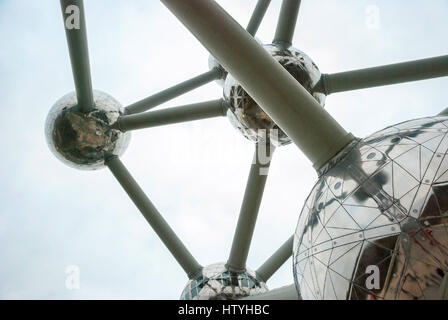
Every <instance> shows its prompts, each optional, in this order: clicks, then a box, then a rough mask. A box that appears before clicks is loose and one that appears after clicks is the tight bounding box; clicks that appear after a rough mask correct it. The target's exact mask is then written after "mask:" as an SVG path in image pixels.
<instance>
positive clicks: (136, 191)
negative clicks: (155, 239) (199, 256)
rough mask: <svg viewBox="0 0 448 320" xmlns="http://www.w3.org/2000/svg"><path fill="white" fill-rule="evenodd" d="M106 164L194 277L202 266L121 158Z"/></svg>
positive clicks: (178, 260)
mask: <svg viewBox="0 0 448 320" xmlns="http://www.w3.org/2000/svg"><path fill="white" fill-rule="evenodd" d="M106 165H107V166H108V167H109V169H110V171H111V172H112V174H113V175H114V176H115V178H116V179H117V180H118V182H119V183H120V184H121V186H122V187H123V189H124V190H125V191H126V193H127V194H128V195H129V197H130V198H131V199H132V201H133V202H134V204H135V205H136V206H137V208H138V209H139V210H140V212H141V213H142V214H143V216H144V217H145V219H146V221H148V223H149V224H150V225H151V227H152V228H153V229H154V231H155V232H156V233H157V235H158V236H159V238H160V239H161V240H162V242H163V243H164V244H165V246H166V247H167V248H168V250H169V251H170V252H171V254H172V255H173V256H174V258H175V259H176V260H177V262H178V263H179V264H180V265H181V267H182V268H183V269H184V270H185V272H186V273H187V275H188V277H189V278H192V277H194V276H195V275H196V274H197V273H198V272H199V271H200V270H201V268H202V267H201V266H200V265H199V263H198V262H197V261H196V259H195V258H194V257H193V256H192V255H191V253H190V252H189V251H188V250H187V248H186V247H185V246H184V244H183V243H182V241H181V240H180V239H179V238H178V237H177V235H176V234H175V233H174V231H173V230H172V229H171V227H170V226H169V225H168V223H167V222H166V221H165V220H164V219H163V217H162V216H161V215H160V213H159V212H158V211H157V209H156V207H154V205H153V204H152V202H151V201H150V200H149V199H148V197H147V196H146V194H145V193H144V192H143V190H142V189H141V188H140V186H139V185H138V184H137V182H136V181H135V180H134V178H133V177H132V176H131V174H130V173H129V171H128V170H127V169H126V167H125V166H124V165H123V163H122V162H121V161H120V159H119V158H118V157H111V158H109V159H108V160H107V162H106Z"/></svg>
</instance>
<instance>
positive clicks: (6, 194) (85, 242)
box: [0, 0, 448, 299]
mask: <svg viewBox="0 0 448 320" xmlns="http://www.w3.org/2000/svg"><path fill="white" fill-rule="evenodd" d="M85 2H86V5H85V6H86V13H87V27H88V37H89V47H90V57H91V58H90V59H91V65H92V77H93V84H94V87H95V88H96V89H99V90H102V91H105V92H108V93H109V94H111V95H112V96H114V97H115V98H116V99H118V100H119V101H120V102H121V103H122V104H123V105H128V104H130V103H133V102H135V101H137V100H139V99H142V98H144V97H146V96H148V95H150V94H152V93H155V92H157V91H159V90H161V89H164V88H166V87H168V86H171V85H174V84H176V83H178V82H180V81H183V80H185V79H188V78H190V77H192V76H195V75H197V74H199V73H202V72H204V71H206V70H207V58H208V53H207V51H206V50H205V49H204V48H203V47H202V46H201V45H200V44H199V43H198V42H197V41H196V40H195V38H194V37H193V36H192V35H190V34H189V33H188V31H187V30H186V29H185V28H184V27H183V26H182V25H181V24H180V23H179V22H178V21H177V20H176V19H175V18H174V16H173V15H172V14H171V13H170V12H169V11H168V10H167V9H166V8H165V7H164V6H163V5H162V4H161V3H160V2H158V1H144V0H126V1H125V0H114V1H111V0H96V1H93V0H90V1H85ZM219 3H220V4H221V5H222V6H223V7H224V8H225V9H226V10H228V12H229V13H230V14H231V15H233V16H234V18H235V19H236V20H237V21H238V22H240V23H241V24H242V25H243V26H246V24H247V22H248V20H249V17H250V14H251V11H252V9H253V7H254V6H255V3H256V1H255V0H251V1H238V0H221V1H219ZM280 3H281V1H280V0H273V1H272V4H271V6H270V8H269V10H268V12H267V15H266V17H265V19H264V21H263V24H262V26H261V27H260V29H259V32H258V33H257V37H258V38H260V39H261V40H262V41H263V42H265V43H268V42H270V41H271V40H272V37H273V34H274V31H275V24H276V19H277V15H278V12H279V8H280ZM370 5H374V6H377V8H378V9H379V13H380V25H379V28H378V29H371V28H368V27H367V26H366V19H368V17H367V15H366V8H368V6H370ZM447 16H448V1H446V0H433V1H423V0H419V1H417V0H396V1H386V0H377V1H374V0H371V1H364V0H344V1H342V0H339V1H335V0H313V1H311V0H303V1H302V7H301V10H300V14H299V21H298V24H297V28H296V33H295V37H294V41H293V43H294V46H295V47H297V48H299V49H300V50H302V51H304V52H306V53H307V54H308V55H309V56H310V57H311V58H312V59H313V60H314V61H315V62H316V64H317V65H318V66H319V67H320V69H321V71H322V72H325V73H331V72H338V71H346V70H350V69H357V68H363V67H370V66H375V65H381V64H388V63H395V62H401V61H406V60H412V59H419V58H425V57H431V56H438V55H445V54H447V53H448V41H446V39H447V38H448V37H447V31H448V19H446V17H447ZM0 43H1V44H2V45H1V46H0V97H1V101H2V103H1V107H0V111H1V117H0V126H1V128H2V132H3V135H2V138H1V139H0V148H1V150H3V154H2V158H1V160H0V165H1V166H0V177H1V180H2V184H1V187H0V203H1V206H0V299H16V298H19V299H21V298H28V299H57V298H73V299H81V298H84V299H99V298H112V299H128V298H132V299H178V298H179V296H180V294H181V292H182V289H183V287H184V285H185V284H186V282H187V278H186V276H185V274H184V273H183V270H182V269H181V268H180V267H179V266H178V265H177V264H176V262H175V260H174V259H173V258H172V257H171V256H170V254H169V252H168V251H167V250H166V248H165V247H164V246H163V244H162V243H161V242H160V240H159V239H158V238H157V237H156V235H155V233H154V232H153V231H152V230H151V229H150V227H149V226H148V224H147V223H146V221H145V220H144V218H143V217H142V216H141V214H140V213H139V212H138V210H137V209H136V208H135V207H134V205H133V203H132V202H131V201H130V200H129V199H128V197H127V196H126V194H125V193H124V191H123V190H122V189H121V187H120V186H119V184H118V182H116V181H115V180H114V178H113V177H112V174H111V173H110V172H108V171H107V170H100V171H96V172H85V171H77V170H74V169H71V168H69V167H66V166H65V165H63V164H62V163H60V162H59V161H58V160H57V159H56V158H55V157H54V156H53V155H52V154H51V153H50V152H49V151H48V148H47V146H46V142H45V137H44V122H45V117H46V115H47V112H48V110H49V109H50V107H51V106H52V104H53V103H54V102H55V101H56V100H57V99H58V98H59V97H61V96H62V95H64V94H65V93H67V92H69V91H72V90H73V80H72V76H71V69H70V64H69V58H68V50H67V46H66V43H65V35H64V29H63V24H62V18H61V13H60V7H59V1H51V0H40V1H31V0H0ZM447 87H448V79H447V78H441V79H435V80H428V81H421V82H416V83H409V84H403V85H396V86H389V87H382V88H375V89H367V90H360V91H353V92H347V93H339V94H335V95H331V96H329V97H327V102H326V108H327V110H328V111H329V112H330V113H331V114H332V115H333V116H334V117H335V118H336V119H337V120H338V121H339V122H340V123H341V124H342V125H343V126H344V127H345V128H346V129H347V130H348V131H351V132H352V133H353V134H355V135H356V136H358V137H363V136H365V135H367V134H369V133H372V132H374V131H377V130H379V129H381V128H383V127H385V126H387V125H390V124H393V123H397V122H401V121H404V120H408V119H411V118H417V117H422V116H428V115H432V114H436V113H438V112H439V111H441V110H442V109H444V108H445V107H448V105H447V103H445V101H443V97H444V93H445V92H444V90H446V88H447ZM221 95H222V90H221V89H220V87H219V86H218V85H217V84H215V83H211V84H209V85H206V86H204V87H202V88H200V89H198V90H196V91H194V92H191V93H189V94H187V95H184V96H182V97H179V98H177V99H175V100H173V101H170V102H168V103H166V104H165V105H164V107H169V106H176V105H183V104H188V103H193V102H198V101H205V100H210V99H217V98H219V97H221ZM253 148H254V146H253V144H252V143H251V142H249V141H247V140H245V139H244V138H243V137H242V136H241V135H240V134H239V133H238V132H237V131H236V130H235V129H234V128H233V127H232V126H231V124H230V122H229V121H228V120H227V119H225V118H218V119H211V120H205V121H200V122H192V123H186V124H179V125H171V126H167V127H160V128H153V129H148V130H141V131H138V132H135V133H134V134H133V137H132V140H131V145H130V147H129V149H128V150H127V152H126V153H125V155H124V156H123V157H122V160H123V162H124V163H125V164H126V166H127V167H128V169H129V170H130V171H131V173H132V174H133V176H134V177H135V178H136V179H137V181H138V182H139V183H140V184H141V186H142V188H143V189H144V190H145V191H146V192H147V194H148V196H149V197H150V199H151V200H152V201H153V202H154V204H155V205H156V206H157V208H158V209H159V211H160V212H161V213H162V214H163V216H164V217H165V218H166V220H167V221H168V222H169V223H170V224H171V226H172V227H173V229H174V230H175V231H176V232H177V234H178V235H179V237H180V238H181V239H182V240H183V241H184V243H185V244H186V246H187V247H188V248H189V249H190V251H191V252H192V253H193V255H194V256H195V257H196V258H197V259H198V260H199V262H200V263H201V264H203V265H208V264H211V263H215V262H220V261H225V260H226V259H227V256H228V254H229V251H230V245H231V240H232V237H233V232H234V228H235V225H236V221H237V217H238V213H239V207H240V204H241V200H242V197H243V193H244V188H245V184H246V179H247V175H248V170H249V166H250V162H251V160H252V153H253ZM315 180H316V174H315V173H314V171H313V169H312V168H311V165H310V163H309V162H308V160H307V159H306V158H305V157H304V156H303V154H302V153H301V152H300V151H299V150H298V149H297V148H296V147H295V146H294V145H289V146H286V147H282V148H279V149H278V150H277V152H276V154H275V156H274V159H273V163H272V166H271V170H270V176H269V178H268V182H267V186H266V189H265V196H264V199H263V202H262V204H261V209H260V213H259V219H258V222H257V226H256V230H255V234H254V238H253V242H252V244H253V245H252V248H251V251H250V254H249V258H248V267H250V268H252V269H256V268H258V267H259V266H260V264H261V263H262V262H263V261H264V260H265V259H266V258H268V257H269V256H270V254H271V253H273V252H274V250H276V249H277V248H278V247H279V246H280V245H281V244H282V243H283V242H284V241H285V240H286V239H287V238H288V237H289V235H290V234H292V232H293V231H294V229H295V225H296V222H297V219H298V215H299V213H300V210H301V207H302V204H303V202H304V199H305V198H306V196H307V194H308V192H309V191H310V190H311V187H312V185H313V183H314V182H315ZM69 265H77V266H79V268H80V272H81V274H80V277H81V278H80V279H81V288H80V289H79V290H67V289H66V288H65V279H66V276H67V275H66V273H65V268H66V267H67V266H69ZM292 282H293V277H292V267H291V261H290V260H289V261H288V262H287V263H286V264H285V266H284V267H282V269H281V270H280V271H279V272H278V273H277V274H276V275H274V276H273V277H272V279H271V280H270V281H269V282H268V286H269V287H270V288H275V287H278V286H281V285H287V284H291V283H292Z"/></svg>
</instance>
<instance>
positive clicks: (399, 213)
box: [293, 117, 448, 299]
mask: <svg viewBox="0 0 448 320" xmlns="http://www.w3.org/2000/svg"><path fill="white" fill-rule="evenodd" d="M447 133H448V118H447V117H432V118H423V119H417V120H412V121H407V122H404V123H401V124H398V125H394V126H391V127H388V128H386V129H384V130H382V131H379V132H377V133H375V134H373V135H371V136H369V137H367V138H365V139H363V140H360V141H357V142H355V144H354V145H350V146H348V147H347V148H348V150H343V151H342V152H343V153H346V155H345V157H342V158H339V159H338V160H337V161H335V162H334V163H333V166H332V167H330V168H326V171H324V172H323V174H322V175H321V176H320V178H319V181H318V182H317V183H316V185H315V186H314V188H313V190H312V192H311V194H310V195H309V196H308V199H307V200H306V202H305V206H304V207H303V209H302V213H301V215H300V218H299V222H298V225H297V229H296V233H295V238H294V249H293V253H294V255H293V267H294V278H295V282H296V287H297V289H298V290H300V293H301V295H302V297H303V299H438V298H439V297H440V294H439V287H440V283H441V281H442V279H443V277H444V276H445V275H446V273H447V272H448V223H447V219H448V155H447V151H448V135H447Z"/></svg>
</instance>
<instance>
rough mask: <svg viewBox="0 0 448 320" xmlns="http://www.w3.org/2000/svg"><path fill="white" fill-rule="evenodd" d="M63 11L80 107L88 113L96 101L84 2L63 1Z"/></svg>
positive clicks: (76, 0)
mask: <svg viewBox="0 0 448 320" xmlns="http://www.w3.org/2000/svg"><path fill="white" fill-rule="evenodd" d="M61 9H62V17H63V19H64V28H65V34H66V37H67V44H68V49H69V52H70V61H71V65H72V72H73V79H74V82H75V88H76V96H77V98H78V106H79V107H80V109H81V110H82V111H83V112H88V111H89V110H90V109H92V108H93V107H94V100H93V90H92V78H91V75H90V62H89V48H88V44H87V29H86V15H85V13H84V2H83V1H82V0H61Z"/></svg>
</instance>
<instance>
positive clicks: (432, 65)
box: [314, 55, 448, 95]
mask: <svg viewBox="0 0 448 320" xmlns="http://www.w3.org/2000/svg"><path fill="white" fill-rule="evenodd" d="M443 76H448V55H446V56H440V57H433V58H426V59H420V60H414V61H407V62H401V63H395V64H389V65H385V66H378V67H373V68H366V69H359V70H352V71H345V72H338V73H332V74H323V75H322V77H321V79H320V81H319V82H318V83H317V84H316V86H315V88H314V90H315V91H317V92H323V93H325V94H326V95H329V94H331V93H336V92H343V91H351V90H358V89H365V88H372V87H379V86H386V85H391V84H397V83H404V82H410V81H417V80H425V79H431V78H438V77H443Z"/></svg>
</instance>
